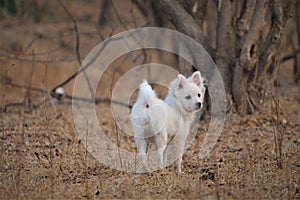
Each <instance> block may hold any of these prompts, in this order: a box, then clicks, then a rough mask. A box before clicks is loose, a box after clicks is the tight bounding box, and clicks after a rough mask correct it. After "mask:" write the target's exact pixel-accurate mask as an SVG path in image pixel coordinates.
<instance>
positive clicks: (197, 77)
mask: <svg viewBox="0 0 300 200" xmlns="http://www.w3.org/2000/svg"><path fill="white" fill-rule="evenodd" d="M172 86H173V88H172V89H173V93H174V95H175V96H176V98H177V99H178V101H180V104H181V106H182V108H183V109H184V110H186V111H188V112H194V111H199V110H200V109H201V108H202V107H203V101H204V95H205V90H206V84H205V81H204V79H203V78H202V76H201V73H200V72H199V71H196V72H194V73H193V75H192V76H190V77H189V78H187V79H186V78H185V77H184V76H183V75H181V74H179V75H178V76H177V79H175V80H174V82H173V85H172Z"/></svg>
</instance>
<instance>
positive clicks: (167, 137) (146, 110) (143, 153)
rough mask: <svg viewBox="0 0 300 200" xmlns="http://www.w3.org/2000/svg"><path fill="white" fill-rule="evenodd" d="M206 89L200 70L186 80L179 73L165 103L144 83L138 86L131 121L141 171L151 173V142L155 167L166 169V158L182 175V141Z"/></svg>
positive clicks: (183, 143) (187, 132)
mask: <svg viewBox="0 0 300 200" xmlns="http://www.w3.org/2000/svg"><path fill="white" fill-rule="evenodd" d="M205 90H206V87H205V82H204V79H203V78H202V77H201V74H200V72H199V71H197V72H195V73H194V74H193V75H192V76H191V77H189V78H188V79H186V78H185V77H184V76H183V75H181V74H179V75H178V77H177V78H176V79H175V80H173V81H172V82H171V84H170V86H169V91H168V95H167V97H166V98H165V100H164V101H162V100H160V99H159V98H157V96H156V94H155V92H154V91H153V90H152V88H151V86H150V85H149V84H148V83H147V81H144V82H143V83H142V84H141V85H140V88H139V95H138V98H137V101H136V103H135V104H134V105H133V108H132V111H131V115H130V119H131V122H132V127H133V131H134V139H135V145H136V148H137V156H138V166H139V169H140V171H141V172H145V171H146V172H148V173H150V172H151V171H150V168H149V166H148V161H147V148H148V142H149V141H151V140H152V141H154V142H155V147H156V159H157V165H158V167H159V168H163V167H166V162H167V155H168V156H170V157H171V160H175V162H174V164H175V167H176V168H177V170H178V171H179V172H181V162H182V155H183V153H184V147H185V142H186V139H187V136H188V134H189V132H190V128H191V124H192V122H193V121H194V118H195V115H196V113H197V111H199V110H200V109H201V108H202V106H203V99H204V94H205ZM168 141H169V143H168ZM167 144H168V145H167Z"/></svg>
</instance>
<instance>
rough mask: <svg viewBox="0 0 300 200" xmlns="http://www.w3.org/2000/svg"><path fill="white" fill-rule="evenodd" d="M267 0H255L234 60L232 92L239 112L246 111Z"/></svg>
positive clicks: (244, 112) (243, 112)
mask: <svg viewBox="0 0 300 200" xmlns="http://www.w3.org/2000/svg"><path fill="white" fill-rule="evenodd" d="M267 5H268V1H267V0H257V1H256V5H255V10H254V15H253V17H252V21H251V25H250V30H249V32H248V33H247V35H246V38H245V42H244V44H243V47H242V49H241V54H240V57H239V59H238V60H237V62H236V66H235V72H234V75H233V85H232V89H233V90H232V92H233V97H234V101H235V103H236V105H237V110H238V112H239V113H240V114H242V115H244V114H246V113H247V105H248V95H247V88H248V81H249V77H250V74H251V71H252V69H253V67H254V65H255V62H256V60H257V58H258V55H259V54H258V53H259V52H258V51H259V36H260V32H261V29H262V27H263V19H264V17H265V12H266V10H267Z"/></svg>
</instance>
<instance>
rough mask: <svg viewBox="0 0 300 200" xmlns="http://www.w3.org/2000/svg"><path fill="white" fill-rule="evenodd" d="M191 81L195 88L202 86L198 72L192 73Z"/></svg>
mask: <svg viewBox="0 0 300 200" xmlns="http://www.w3.org/2000/svg"><path fill="white" fill-rule="evenodd" d="M192 81H193V83H195V84H196V85H197V86H200V85H201V84H202V77H201V73H200V72H199V71H196V72H194V73H193V75H192Z"/></svg>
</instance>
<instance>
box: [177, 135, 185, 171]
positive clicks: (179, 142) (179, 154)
mask: <svg viewBox="0 0 300 200" xmlns="http://www.w3.org/2000/svg"><path fill="white" fill-rule="evenodd" d="M185 141H186V137H185V135H181V136H179V137H178V138H177V140H176V142H175V144H176V147H175V156H176V158H177V159H176V160H175V161H174V167H175V169H176V170H177V171H178V172H179V173H182V170H181V163H182V156H183V153H184V148H185Z"/></svg>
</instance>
